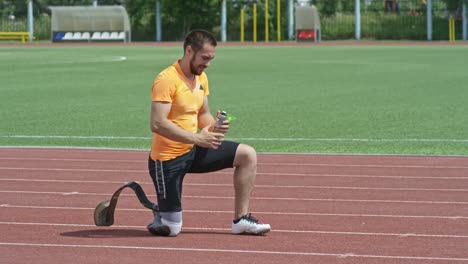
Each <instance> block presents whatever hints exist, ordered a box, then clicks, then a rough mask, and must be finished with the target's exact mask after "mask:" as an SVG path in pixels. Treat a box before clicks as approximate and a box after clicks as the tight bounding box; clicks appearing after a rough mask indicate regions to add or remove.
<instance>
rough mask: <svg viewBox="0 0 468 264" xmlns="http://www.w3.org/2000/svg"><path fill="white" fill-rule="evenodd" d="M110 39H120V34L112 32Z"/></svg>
mask: <svg viewBox="0 0 468 264" xmlns="http://www.w3.org/2000/svg"><path fill="white" fill-rule="evenodd" d="M109 39H112V40H114V39H119V33H118V32H111V33H110V36H109Z"/></svg>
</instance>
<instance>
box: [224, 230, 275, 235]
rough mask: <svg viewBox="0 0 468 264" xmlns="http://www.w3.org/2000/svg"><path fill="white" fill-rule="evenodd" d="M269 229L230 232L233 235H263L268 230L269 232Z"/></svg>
mask: <svg viewBox="0 0 468 264" xmlns="http://www.w3.org/2000/svg"><path fill="white" fill-rule="evenodd" d="M270 231H271V229H266V230H262V231H260V232H257V233H254V232H246V231H244V232H242V233H232V234H233V235H250V236H261V235H264V234H266V233H268V232H270Z"/></svg>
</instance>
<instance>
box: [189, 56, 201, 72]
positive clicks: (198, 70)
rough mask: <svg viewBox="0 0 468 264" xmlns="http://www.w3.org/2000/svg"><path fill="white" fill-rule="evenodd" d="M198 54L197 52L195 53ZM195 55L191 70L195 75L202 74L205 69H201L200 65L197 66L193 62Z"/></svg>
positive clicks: (191, 61) (191, 62)
mask: <svg viewBox="0 0 468 264" xmlns="http://www.w3.org/2000/svg"><path fill="white" fill-rule="evenodd" d="M195 55H196V54H195ZM195 55H194V56H193V58H192V59H191V60H190V72H191V73H192V74H193V75H200V74H202V72H203V70H201V69H200V68H199V67H197V66H196V65H195V64H194V63H193V62H194V61H195Z"/></svg>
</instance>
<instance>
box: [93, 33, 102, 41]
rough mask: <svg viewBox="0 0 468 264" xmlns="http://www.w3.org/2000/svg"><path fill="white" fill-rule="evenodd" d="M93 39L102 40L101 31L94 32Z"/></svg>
mask: <svg viewBox="0 0 468 264" xmlns="http://www.w3.org/2000/svg"><path fill="white" fill-rule="evenodd" d="M91 39H92V40H100V39H101V32H94V33H93V35H92V36H91Z"/></svg>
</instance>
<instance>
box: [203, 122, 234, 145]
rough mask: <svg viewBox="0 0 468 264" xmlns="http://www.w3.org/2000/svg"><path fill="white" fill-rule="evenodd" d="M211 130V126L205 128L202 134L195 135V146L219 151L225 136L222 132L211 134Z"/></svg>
mask: <svg viewBox="0 0 468 264" xmlns="http://www.w3.org/2000/svg"><path fill="white" fill-rule="evenodd" d="M223 126H224V124H223ZM209 128H210V126H207V127H205V128H203V129H202V130H201V131H200V133H198V134H195V145H197V146H200V147H204V148H211V149H217V148H218V147H219V146H220V145H221V143H222V142H223V140H224V134H223V133H220V132H210V131H209V130H208V129H209ZM228 128H229V125H228ZM226 131H227V130H226Z"/></svg>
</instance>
